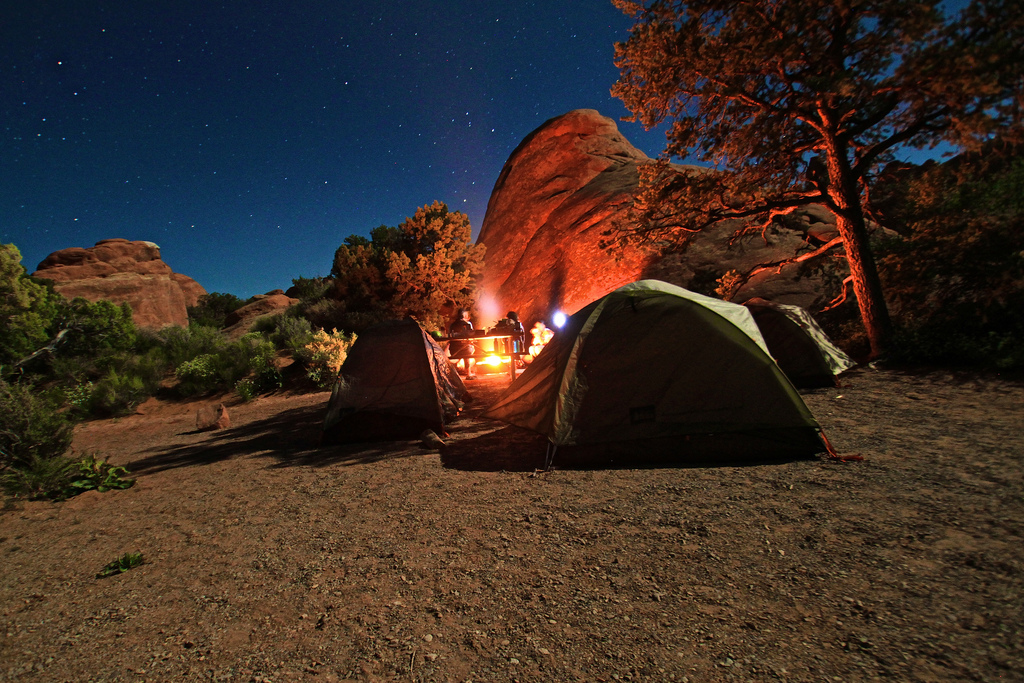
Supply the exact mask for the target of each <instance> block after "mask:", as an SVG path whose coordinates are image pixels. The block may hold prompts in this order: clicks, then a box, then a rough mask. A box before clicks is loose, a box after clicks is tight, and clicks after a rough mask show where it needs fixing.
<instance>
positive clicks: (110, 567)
mask: <svg viewBox="0 0 1024 683" xmlns="http://www.w3.org/2000/svg"><path fill="white" fill-rule="evenodd" d="M144 562H145V560H144V559H143V557H142V553H125V554H124V555H122V556H121V557H119V558H117V559H116V560H114V561H112V562H110V563H109V564H107V565H106V566H105V567H103V569H101V570H99V572H97V573H96V578H97V579H104V578H106V577H108V576H116V575H118V574H123V573H124V572H126V571H128V570H130V569H135V568H136V567H138V566H139V565H141V564H143V563H144Z"/></svg>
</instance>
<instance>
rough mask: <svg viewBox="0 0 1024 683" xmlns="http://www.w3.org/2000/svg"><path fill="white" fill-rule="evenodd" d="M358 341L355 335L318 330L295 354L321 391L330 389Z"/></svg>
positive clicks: (307, 374)
mask: <svg viewBox="0 0 1024 683" xmlns="http://www.w3.org/2000/svg"><path fill="white" fill-rule="evenodd" d="M355 341H356V335H355V334H345V333H344V332H338V331H337V330H332V331H331V332H327V331H325V330H317V331H316V332H315V333H314V334H313V337H312V339H311V340H310V342H309V343H308V344H307V345H306V346H304V347H303V348H301V349H298V350H297V351H296V352H295V359H296V360H297V361H299V362H301V363H302V364H303V365H305V366H306V376H307V377H308V378H309V379H310V380H311V381H312V382H313V383H314V384H316V385H317V386H318V387H320V388H321V389H329V388H331V387H332V386H334V382H335V381H336V380H337V379H338V372H339V371H340V370H341V366H342V365H343V364H344V363H345V359H346V358H347V357H348V351H349V349H350V348H352V344H354V343H355Z"/></svg>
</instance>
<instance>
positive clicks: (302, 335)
mask: <svg viewBox="0 0 1024 683" xmlns="http://www.w3.org/2000/svg"><path fill="white" fill-rule="evenodd" d="M251 332H259V333H262V334H264V335H265V336H266V337H267V338H268V339H270V341H271V342H272V343H273V344H274V346H275V347H277V348H279V349H287V350H289V351H294V350H296V349H300V348H302V347H303V346H305V345H306V344H308V343H309V340H310V339H311V338H312V335H313V330H312V328H311V326H310V323H309V321H308V320H306V319H305V318H302V317H299V314H298V311H295V312H294V313H293V312H292V311H291V310H290V309H289V311H288V312H285V313H278V314H276V315H268V316H264V317H262V318H259V319H257V320H256V323H255V324H254V325H253V326H252V328H251Z"/></svg>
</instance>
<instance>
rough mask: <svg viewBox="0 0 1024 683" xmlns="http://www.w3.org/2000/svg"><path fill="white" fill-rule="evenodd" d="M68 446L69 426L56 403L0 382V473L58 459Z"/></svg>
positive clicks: (21, 386)
mask: <svg viewBox="0 0 1024 683" xmlns="http://www.w3.org/2000/svg"><path fill="white" fill-rule="evenodd" d="M61 398H63V397H61ZM70 445H71V423H70V422H68V419H67V417H66V416H65V415H64V414H63V413H60V412H58V410H57V402H56V401H54V400H53V399H52V398H51V397H50V396H49V395H48V394H44V393H39V392H37V391H36V390H35V389H34V388H33V387H31V386H27V385H22V384H8V383H7V382H5V381H4V380H3V379H0V469H3V468H5V467H26V466H29V465H30V464H32V463H33V462H35V460H34V459H35V458H40V459H43V460H47V459H51V458H56V457H59V456H61V455H63V454H64V452H65V451H67V449H68V447H69V446H70Z"/></svg>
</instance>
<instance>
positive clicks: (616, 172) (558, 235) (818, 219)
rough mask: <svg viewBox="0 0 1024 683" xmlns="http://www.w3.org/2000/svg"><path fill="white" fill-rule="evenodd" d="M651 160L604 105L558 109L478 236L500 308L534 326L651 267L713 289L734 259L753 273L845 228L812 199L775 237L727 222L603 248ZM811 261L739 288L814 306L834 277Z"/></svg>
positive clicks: (500, 184) (519, 155)
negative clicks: (679, 246) (676, 246)
mask: <svg viewBox="0 0 1024 683" xmlns="http://www.w3.org/2000/svg"><path fill="white" fill-rule="evenodd" d="M645 163H650V159H649V158H648V157H647V156H646V155H645V154H644V153H643V152H641V151H640V150H638V149H636V148H635V147H633V146H632V145H631V144H630V143H629V142H628V141H627V140H626V139H625V138H624V137H623V136H622V134H621V133H620V132H619V130H618V127H617V126H616V125H615V122H614V121H613V120H612V119H610V118H607V117H604V116H601V115H600V114H599V113H598V112H596V111H593V110H588V109H582V110H576V111H572V112H569V113H568V114H564V115H562V116H559V117H556V118H554V119H551V120H549V121H547V122H546V123H544V124H543V125H541V127H540V128H538V129H537V130H535V131H534V132H533V133H531V134H530V135H529V136H527V138H526V139H525V140H523V142H522V143H520V145H519V146H518V147H517V148H516V149H515V150H514V151H513V152H512V155H511V156H510V157H509V159H508V161H507V162H506V163H505V166H504V167H503V168H502V171H501V174H500V175H499V176H498V180H497V182H496V183H495V185H494V190H493V192H492V194H491V198H490V201H489V202H488V205H487V213H486V215H485V216H484V221H483V225H482V227H481V230H480V236H479V238H478V240H477V241H478V243H479V244H483V245H485V246H486V247H487V252H486V257H485V258H486V262H485V270H484V275H483V279H482V286H483V291H484V295H485V296H488V297H490V298H492V299H494V300H495V310H499V311H502V312H504V311H506V310H516V311H517V312H519V315H520V320H522V321H523V323H524V324H525V325H526V326H527V327H530V325H531V324H532V322H533V321H535V320H538V319H540V320H550V315H551V313H552V312H553V311H555V310H562V311H564V312H566V313H573V312H575V311H577V310H579V309H580V308H582V307H583V306H585V305H586V304H588V303H590V302H591V301H594V300H595V299H598V298H600V297H601V296H603V295H605V294H607V293H608V292H610V291H612V290H614V289H616V288H617V287H620V286H621V285H623V284H626V283H628V282H633V281H635V280H639V279H643V278H657V279H660V280H665V281H667V282H671V283H673V284H677V285H680V286H683V287H688V288H691V289H697V290H704V291H707V290H708V288H709V287H708V285H709V284H710V285H711V287H710V288H711V289H713V288H714V281H715V278H717V277H720V276H721V275H722V274H724V273H726V272H728V271H730V270H736V271H739V272H747V271H749V270H751V269H752V268H753V267H754V266H756V265H757V264H761V263H770V262H774V261H779V260H781V259H782V258H784V257H786V256H791V255H793V254H794V253H795V251H796V250H797V249H798V248H801V247H802V248H805V249H806V248H807V247H808V245H811V244H815V243H821V242H824V241H827V240H828V239H830V237H831V236H832V235H834V234H835V227H834V223H833V222H832V218H831V215H830V214H829V213H828V212H827V211H826V210H824V209H823V207H813V206H811V207H806V208H805V209H804V210H802V211H801V212H799V213H798V214H796V215H794V216H791V217H789V220H788V221H787V224H786V226H784V227H780V228H778V229H773V230H772V232H771V233H770V234H769V235H767V239H762V237H761V236H759V235H758V236H754V237H751V238H744V239H743V240H740V241H738V242H736V243H734V244H732V245H730V244H729V242H730V237H731V236H732V234H733V231H734V230H735V227H736V226H720V227H718V228H716V229H714V230H708V231H706V232H704V233H701V234H699V235H698V236H696V237H695V238H694V239H692V240H691V242H690V244H689V245H688V247H687V248H686V249H685V251H682V252H681V253H675V254H672V255H670V256H665V257H652V256H650V255H649V254H647V253H645V252H643V251H641V250H639V249H637V248H632V247H629V248H616V249H614V250H606V249H602V248H601V247H600V245H599V243H600V241H601V238H602V236H603V235H602V233H604V232H605V231H606V230H608V229H609V228H611V227H612V226H613V225H614V224H616V223H617V222H620V221H623V220H624V218H625V216H626V215H627V212H628V210H629V208H630V206H631V202H632V193H633V191H634V190H635V189H636V187H637V183H638V182H639V173H638V168H639V166H640V165H641V164H645ZM805 271H806V268H801V267H800V266H798V265H793V266H787V267H786V268H783V269H782V270H781V271H778V270H777V269H773V270H770V271H765V272H763V273H760V274H759V275H757V276H756V277H754V278H752V279H751V280H750V282H749V283H747V285H745V286H744V287H743V288H742V289H741V290H740V291H738V292H737V293H736V294H735V295H734V297H733V299H734V300H735V301H744V300H746V299H748V298H752V297H755V296H761V297H764V298H766V299H770V300H774V301H778V302H780V303H791V304H796V305H800V306H805V307H813V306H814V305H815V304H816V303H818V302H819V301H821V299H822V298H823V296H824V294H823V292H822V289H823V283H822V281H821V278H820V277H818V276H814V275H812V276H808V275H807V274H806V272H805ZM483 322H484V323H486V322H487V321H483Z"/></svg>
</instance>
